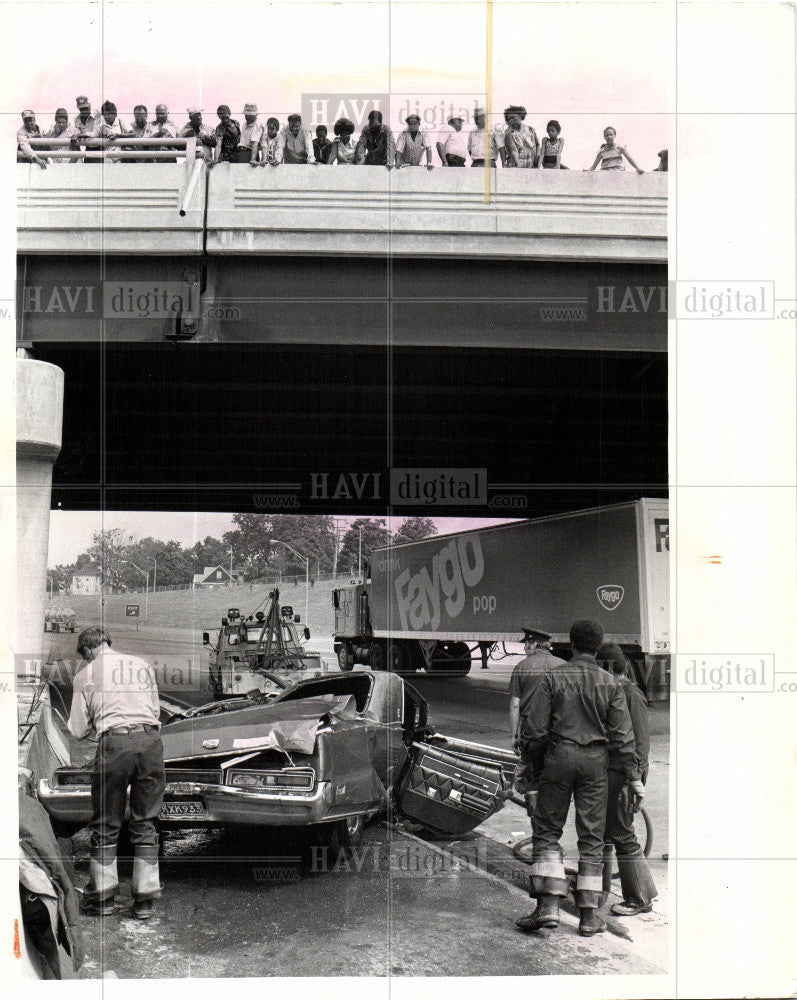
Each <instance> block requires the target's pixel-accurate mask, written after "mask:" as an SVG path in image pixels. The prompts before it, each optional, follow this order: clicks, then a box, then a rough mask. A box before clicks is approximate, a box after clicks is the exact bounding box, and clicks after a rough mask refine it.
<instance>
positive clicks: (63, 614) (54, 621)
mask: <svg viewBox="0 0 797 1000" xmlns="http://www.w3.org/2000/svg"><path fill="white" fill-rule="evenodd" d="M62 629H63V631H64V632H74V631H75V612H74V611H73V610H72V609H71V608H48V609H47V610H46V611H45V613H44V631H45V632H60V631H61V630H62Z"/></svg>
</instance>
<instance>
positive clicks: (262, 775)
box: [227, 769, 315, 792]
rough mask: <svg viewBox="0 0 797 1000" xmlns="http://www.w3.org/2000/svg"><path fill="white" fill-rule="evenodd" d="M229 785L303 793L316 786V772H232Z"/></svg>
mask: <svg viewBox="0 0 797 1000" xmlns="http://www.w3.org/2000/svg"><path fill="white" fill-rule="evenodd" d="M227 784H228V785H233V786H234V787H235V788H250V789H252V790H253V791H254V790H256V789H257V790H263V791H288V790H290V791H297V792H298V791H302V792H306V791H309V790H310V789H312V787H313V786H314V785H315V771H313V770H310V769H304V770H300V769H295V770H292V769H286V770H284V771H230V772H229V774H228V776H227Z"/></svg>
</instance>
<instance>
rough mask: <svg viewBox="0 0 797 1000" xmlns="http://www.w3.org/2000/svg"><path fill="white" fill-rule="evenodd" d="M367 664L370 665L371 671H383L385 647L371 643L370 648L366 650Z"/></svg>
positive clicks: (377, 643) (379, 643) (378, 643)
mask: <svg viewBox="0 0 797 1000" xmlns="http://www.w3.org/2000/svg"><path fill="white" fill-rule="evenodd" d="M368 662H369V663H370V665H371V670H384V669H385V647H384V646H383V645H382V643H381V642H372V643H371V648H370V649H369V650H368Z"/></svg>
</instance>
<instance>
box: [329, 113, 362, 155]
mask: <svg viewBox="0 0 797 1000" xmlns="http://www.w3.org/2000/svg"><path fill="white" fill-rule="evenodd" d="M332 131H333V132H334V133H335V138H334V139H333V140H332V145H331V147H330V149H329V152H328V153H327V163H328V164H329V165H330V166H332V165H333V164H335V163H341V164H344V165H347V166H350V165H351V164H353V163H354V161H355V157H356V155H357V146H356V144H355V143H353V142H352V141H351V137H352V136H353V135H354V122H353V121H352V120H351V119H350V118H338V120H337V121H336V122H335V124H334V126H333V127H332Z"/></svg>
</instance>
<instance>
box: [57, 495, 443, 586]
mask: <svg viewBox="0 0 797 1000" xmlns="http://www.w3.org/2000/svg"><path fill="white" fill-rule="evenodd" d="M233 523H234V524H235V528H234V529H233V530H232V531H225V533H224V534H223V535H222V536H221V538H220V539H219V538H213V537H211V536H210V535H208V536H207V537H206V538H205V539H204V541H201V542H199V541H198V542H196V543H195V544H194V545H193V546H191V548H183V546H182V545H181V544H180V543H179V542H176V541H173V540H172V541H168V542H164V541H161V540H160V539H158V538H151V537H147V538H142V539H135V538H134V537H133V536H132V535H131V534H129V533H128V532H127V531H125V530H124V529H123V528H110V529H107V530H105V531H99V532H95V534H94V536H93V538H92V544H91V545H90V546H89V547H88V548H87V549H86V551H85V552H83V553H81V555H80V556H78V558H77V559H76V560H75V562H74V563H71V564H70V565H66V566H64V565H61V566H56V567H55V569H51V570H49V571H48V575H49V578H50V581H51V586H52V589H53V591H54V592H59V591H60V592H66V591H68V590H69V587H70V585H71V583H72V578H73V577H74V576H80V575H81V574H85V573H99V574H100V577H101V579H102V584H103V587H104V588H105V589H109V590H117V591H120V590H138V589H141V587H143V586H144V583H145V575H148V578H149V585H150V586H158V587H179V586H185V585H187V584H190V583H191V582H192V580H193V578H194V574H195V573H201V572H202V571H203V570H204V568H205V567H206V566H219V565H221V566H223V567H225V569H227V570H229V569H230V568H231V567H232V572H233V575H235V576H237V577H238V578H239V579H242V580H256V579H259V578H261V577H266V576H271V575H283V574H294V575H299V576H304V573H305V562H304V559H302V558H298V557H297V556H296V555H294V553H293V552H291V551H290V548H288V546H290V547H291V548H293V549H295V550H296V551H297V552H298V553H301V555H302V556H305V557H307V558H309V560H310V566H309V570H310V576H311V577H312V578H315V577H317V576H318V575H320V574H324V575H328V574H330V573H333V572H337V573H343V574H354V573H356V572H357V570H358V567H359V566H360V564H361V562H362V564H363V566H364V565H365V564H366V563H367V562H368V560H369V559H370V557H371V552H372V551H373V549H374V548H376V547H377V546H380V545H387V544H389V543H390V542H393V543H400V542H411V541H417V540H418V539H421V538H427V537H429V536H430V535H435V534H437V529H436V528H435V526H434V522H433V521H432V520H431V518H428V517H408V518H405V520H404V521H403V522H402V524H401V526H400V527H399V529H398V530H397V531H396V532H395V533H391V532H390V530H389V529H388V527H387V523H386V520H385V518H370V517H360V518H357V519H356V520H355V521H353V522H352V523H351V524H350V525H349V526H348V528H347V529H346V531H345V532H343V533H342V535H341V533H340V532H339V531H338V529H337V528H336V525H335V519H334V518H333V517H332V516H329V515H324V514H306V515H301V514H235V515H234V516H233ZM281 542H284V543H285V544H284V545H283V544H280V543H281Z"/></svg>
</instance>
